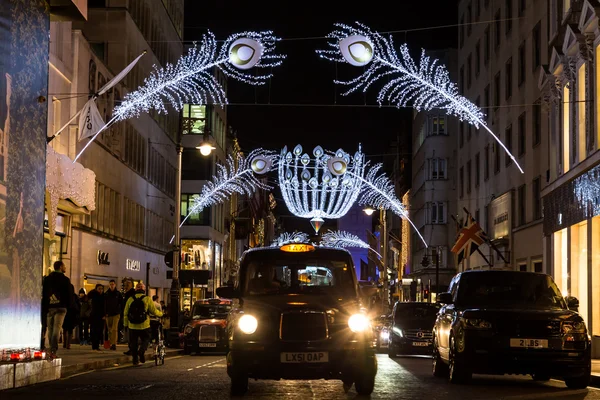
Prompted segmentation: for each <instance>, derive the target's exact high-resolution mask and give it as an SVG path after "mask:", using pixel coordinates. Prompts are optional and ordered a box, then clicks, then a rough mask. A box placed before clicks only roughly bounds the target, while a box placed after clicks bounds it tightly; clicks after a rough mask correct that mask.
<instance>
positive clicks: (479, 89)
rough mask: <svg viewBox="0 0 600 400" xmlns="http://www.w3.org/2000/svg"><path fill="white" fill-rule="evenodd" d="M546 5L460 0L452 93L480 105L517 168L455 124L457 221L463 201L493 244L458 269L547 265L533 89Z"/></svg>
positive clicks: (481, 134) (538, 112)
mask: <svg viewBox="0 0 600 400" xmlns="http://www.w3.org/2000/svg"><path fill="white" fill-rule="evenodd" d="M547 11H548V2H547V1H545V0H501V1H500V0H461V1H460V3H459V24H460V28H459V50H458V67H459V79H458V82H459V92H460V93H461V94H463V95H464V96H465V97H466V98H468V99H469V100H471V101H473V102H474V103H475V104H477V105H479V106H480V107H482V109H483V110H484V112H485V113H486V117H485V121H486V123H487V125H488V127H489V128H490V129H491V130H492V131H493V132H494V133H495V134H496V135H497V136H498V137H499V138H500V140H502V142H503V143H504V144H505V145H506V147H507V148H508V149H509V150H510V151H511V153H512V154H514V156H515V158H516V161H517V162H518V163H519V165H520V166H521V167H522V168H523V170H524V173H520V172H519V169H518V168H517V166H516V165H515V162H514V161H513V160H512V159H511V158H510V157H508V155H507V154H506V152H505V151H504V150H503V149H502V148H501V147H500V146H499V145H498V143H497V142H496V141H495V140H494V139H493V138H492V137H491V135H489V134H488V133H487V132H486V131H485V130H484V129H475V128H474V127H473V126H471V125H469V124H467V123H461V124H460V125H459V133H458V135H457V136H456V137H457V139H458V143H457V146H456V148H457V158H456V161H457V163H456V171H455V173H456V175H455V176H456V177H457V189H456V190H457V199H458V202H457V208H456V210H457V214H458V219H459V220H464V218H465V217H466V213H465V212H464V211H463V208H466V209H467V210H468V212H469V213H470V214H471V215H472V216H473V217H474V218H475V219H476V220H478V221H479V222H480V224H481V226H482V228H483V229H484V231H486V233H487V234H488V236H489V237H490V239H491V241H492V243H493V244H494V245H495V248H496V249H497V251H496V250H494V249H493V248H491V247H490V246H488V245H482V246H480V250H481V252H482V253H483V255H484V256H485V259H484V257H482V256H481V255H479V254H477V253H475V254H473V255H472V256H471V257H469V258H467V259H465V261H464V262H463V263H461V264H462V265H459V266H457V268H458V269H459V270H466V269H477V268H487V267H489V266H494V267H504V268H509V269H514V270H519V271H537V272H544V271H549V269H548V268H547V265H545V264H544V262H543V254H544V253H543V246H542V243H543V241H542V240H541V238H542V237H543V230H542V207H541V195H540V194H541V191H542V190H544V188H545V187H546V185H547V184H548V181H547V179H546V170H547V165H548V159H549V154H550V153H551V152H550V148H549V143H548V138H547V135H545V134H543V133H544V132H547V130H548V118H546V115H547V114H546V112H545V111H544V110H543V107H542V94H541V91H540V89H539V88H538V77H539V74H540V71H541V70H542V65H544V64H546V63H547V62H548V59H549V58H548V46H547V44H548V23H549V19H548V17H547V15H548V13H547ZM486 21H487V22H486ZM486 260H487V261H486Z"/></svg>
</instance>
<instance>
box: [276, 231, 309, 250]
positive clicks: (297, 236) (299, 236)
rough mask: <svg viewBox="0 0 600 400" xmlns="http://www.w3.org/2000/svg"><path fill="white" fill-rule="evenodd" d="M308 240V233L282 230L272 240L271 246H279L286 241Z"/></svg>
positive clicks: (300, 241)
mask: <svg viewBox="0 0 600 400" xmlns="http://www.w3.org/2000/svg"><path fill="white" fill-rule="evenodd" d="M309 240H310V239H309V237H308V234H306V233H304V232H293V233H289V232H283V233H282V234H281V235H279V236H278V237H277V238H276V239H275V240H274V241H273V244H272V245H271V247H279V246H283V245H284V244H288V243H308V242H309Z"/></svg>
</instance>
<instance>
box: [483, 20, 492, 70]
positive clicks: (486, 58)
mask: <svg viewBox="0 0 600 400" xmlns="http://www.w3.org/2000/svg"><path fill="white" fill-rule="evenodd" d="M490 47H491V41H490V27H489V26H487V27H486V28H485V32H484V34H483V63H484V64H485V65H488V63H489V62H490Z"/></svg>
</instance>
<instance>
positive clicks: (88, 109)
mask: <svg viewBox="0 0 600 400" xmlns="http://www.w3.org/2000/svg"><path fill="white" fill-rule="evenodd" d="M94 100H95V99H94V98H91V99H89V100H88V102H87V103H85V106H83V110H82V111H81V115H80V116H79V141H82V140H83V139H85V138H89V137H92V136H94V135H95V134H96V132H98V130H100V128H101V127H103V126H104V120H103V119H102V116H101V115H100V111H98V106H97V105H96V102H95V101H94Z"/></svg>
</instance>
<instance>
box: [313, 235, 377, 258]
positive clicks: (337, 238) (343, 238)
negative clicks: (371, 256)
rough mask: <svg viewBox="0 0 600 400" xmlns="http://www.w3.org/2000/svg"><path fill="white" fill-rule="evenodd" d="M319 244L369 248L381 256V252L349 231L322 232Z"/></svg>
mask: <svg viewBox="0 0 600 400" xmlns="http://www.w3.org/2000/svg"><path fill="white" fill-rule="evenodd" d="M321 246H326V247H341V248H347V247H350V248H353V247H354V248H361V249H370V250H372V251H373V252H375V254H377V255H378V256H379V257H380V258H381V254H379V253H378V252H377V251H376V250H375V249H373V248H372V247H371V246H369V244H368V243H367V242H365V241H364V240H362V239H361V238H359V237H358V236H356V235H354V234H352V233H350V232H345V231H329V232H327V233H324V234H323V237H322V238H321Z"/></svg>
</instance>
